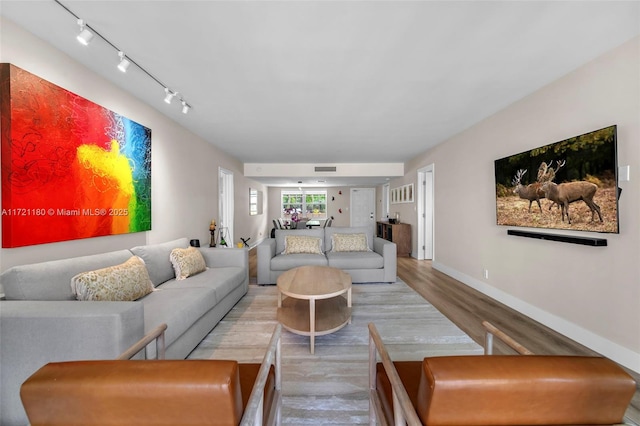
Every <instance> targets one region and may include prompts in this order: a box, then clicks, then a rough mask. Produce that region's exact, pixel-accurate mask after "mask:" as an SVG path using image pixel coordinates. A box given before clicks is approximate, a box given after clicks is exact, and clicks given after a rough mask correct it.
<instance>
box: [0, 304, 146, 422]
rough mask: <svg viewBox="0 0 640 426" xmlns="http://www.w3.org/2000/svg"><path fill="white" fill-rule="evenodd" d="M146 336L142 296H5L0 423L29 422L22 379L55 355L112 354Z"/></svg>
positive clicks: (0, 330) (0, 307) (0, 323)
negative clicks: (100, 299)
mask: <svg viewBox="0 0 640 426" xmlns="http://www.w3.org/2000/svg"><path fill="white" fill-rule="evenodd" d="M143 336H144V308H143V305H142V302H79V301H72V300H68V301H67V300H65V301H20V300H15V301H14V300H10V301H0V374H1V375H2V377H1V380H0V383H1V384H0V401H1V403H0V413H1V417H0V424H25V423H27V417H26V414H25V412H24V409H23V408H22V404H21V403H20V396H19V390H20V385H21V384H22V382H24V381H25V380H26V379H27V377H29V375H31V374H33V372H35V371H36V370H37V369H38V368H40V367H42V366H43V365H45V364H47V363H48V362H54V361H67V360H79V359H113V358H115V357H117V356H118V355H119V354H120V353H122V352H123V351H125V350H126V349H127V348H128V347H130V346H131V345H133V344H134V343H136V341H138V340H139V339H140V338H142V337H143Z"/></svg>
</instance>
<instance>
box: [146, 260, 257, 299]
mask: <svg viewBox="0 0 640 426" xmlns="http://www.w3.org/2000/svg"><path fill="white" fill-rule="evenodd" d="M246 275H247V271H246V269H244V268H240V267H238V266H226V267H218V268H209V269H207V270H206V271H204V272H203V273H201V274H197V275H193V276H191V277H189V278H187V279H186V280H182V281H177V280H169V281H167V282H166V283H164V284H162V285H161V286H160V287H159V288H185V287H206V288H211V289H213V290H214V291H215V293H216V298H217V299H218V301H220V300H222V299H224V298H225V297H226V296H227V295H228V294H229V293H231V292H232V291H233V290H234V289H236V288H237V287H238V286H240V285H242V283H243V282H244V280H245V279H246Z"/></svg>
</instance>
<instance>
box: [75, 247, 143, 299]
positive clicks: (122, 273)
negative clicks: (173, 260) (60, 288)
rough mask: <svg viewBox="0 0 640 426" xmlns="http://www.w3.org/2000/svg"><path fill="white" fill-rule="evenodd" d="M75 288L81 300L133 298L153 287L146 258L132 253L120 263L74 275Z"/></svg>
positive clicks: (137, 297) (77, 296) (140, 295)
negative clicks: (145, 263) (145, 262)
mask: <svg viewBox="0 0 640 426" xmlns="http://www.w3.org/2000/svg"><path fill="white" fill-rule="evenodd" d="M71 291H72V292H73V294H75V295H76V299H78V300H83V301H87V300H103V301H111V302H117V301H131V300H136V299H139V298H141V297H142V296H145V295H147V294H149V293H151V292H152V291H153V284H152V283H151V279H150V278H149V272H148V271H147V267H146V266H145V265H144V260H142V259H141V258H139V257H138V256H132V257H131V258H130V259H129V260H127V261H126V262H124V263H121V264H120V265H115V266H110V267H108V268H102V269H97V270H95V271H88V272H82V273H80V274H78V275H76V276H75V277H73V278H71Z"/></svg>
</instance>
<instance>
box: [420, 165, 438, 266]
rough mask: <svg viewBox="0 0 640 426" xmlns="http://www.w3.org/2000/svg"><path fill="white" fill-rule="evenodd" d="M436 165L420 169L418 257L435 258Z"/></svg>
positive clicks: (421, 258) (422, 258) (423, 258)
mask: <svg viewBox="0 0 640 426" xmlns="http://www.w3.org/2000/svg"><path fill="white" fill-rule="evenodd" d="M433 175H434V165H433V164H430V165H428V166H427V167H424V168H422V169H418V188H419V190H418V191H417V195H418V200H417V202H418V205H417V207H418V259H419V260H425V259H431V260H432V259H433V244H434V242H433V240H434V232H433V230H434V226H433V222H434V217H433V206H434V185H433Z"/></svg>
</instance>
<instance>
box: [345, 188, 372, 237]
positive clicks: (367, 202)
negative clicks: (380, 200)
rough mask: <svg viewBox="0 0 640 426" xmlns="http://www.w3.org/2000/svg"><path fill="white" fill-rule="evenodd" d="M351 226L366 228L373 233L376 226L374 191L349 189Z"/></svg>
mask: <svg viewBox="0 0 640 426" xmlns="http://www.w3.org/2000/svg"><path fill="white" fill-rule="evenodd" d="M350 210H351V215H350V221H351V226H368V227H370V228H371V230H372V231H374V234H375V225H376V220H375V217H376V189H375V188H351V208H350Z"/></svg>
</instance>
